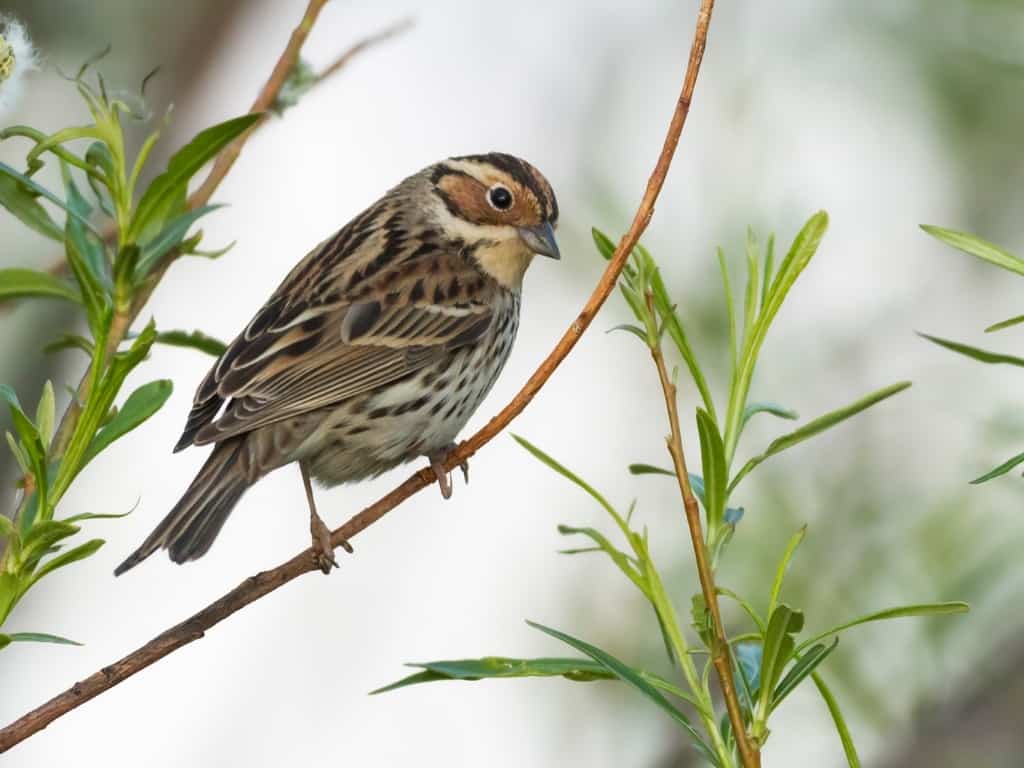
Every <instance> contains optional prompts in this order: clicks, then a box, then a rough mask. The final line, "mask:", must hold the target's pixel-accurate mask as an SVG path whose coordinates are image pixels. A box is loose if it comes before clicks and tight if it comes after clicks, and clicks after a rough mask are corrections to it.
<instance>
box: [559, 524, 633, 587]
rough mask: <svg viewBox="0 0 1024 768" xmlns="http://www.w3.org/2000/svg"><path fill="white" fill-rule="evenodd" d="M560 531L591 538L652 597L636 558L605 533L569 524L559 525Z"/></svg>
mask: <svg viewBox="0 0 1024 768" xmlns="http://www.w3.org/2000/svg"><path fill="white" fill-rule="evenodd" d="M558 532H559V533H560V534H562V535H563V536H572V535H582V536H586V537H587V538H589V539H590V540H591V541H593V542H594V543H595V544H596V545H597V547H598V550H599V551H602V552H604V553H605V554H607V555H608V557H610V558H611V559H612V562H614V563H615V565H617V566H618V567H619V570H620V571H622V572H623V573H624V574H626V576H627V577H628V578H629V580H630V581H632V582H633V583H634V584H635V585H636V587H637V589H639V590H640V591H641V592H643V594H644V595H646V596H647V597H648V598H650V589H649V588H648V586H647V582H646V581H645V580H644V577H643V575H642V574H641V573H640V571H639V570H637V564H636V561H635V560H634V558H631V557H630V556H629V555H627V554H626V553H625V552H623V551H622V550H620V549H617V548H615V547H614V546H613V545H612V543H611V542H610V541H608V538H607V537H606V536H605V535H604V534H603V533H601V532H600V531H598V530H597V529H595V528H573V527H571V526H568V525H559V526H558Z"/></svg>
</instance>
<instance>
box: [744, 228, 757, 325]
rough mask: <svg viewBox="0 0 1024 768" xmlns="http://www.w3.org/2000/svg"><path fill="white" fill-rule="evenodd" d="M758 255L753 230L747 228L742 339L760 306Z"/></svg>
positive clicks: (752, 323)
mask: <svg viewBox="0 0 1024 768" xmlns="http://www.w3.org/2000/svg"><path fill="white" fill-rule="evenodd" d="M759 261H760V253H759V251H758V247H757V239H756V238H755V237H754V230H753V229H751V228H750V227H747V291H746V293H745V294H744V301H743V336H744V338H745V337H746V336H747V335H748V334H749V333H750V329H751V328H753V327H754V320H755V319H756V318H757V310H758V308H759V306H760V302H759V301H758V291H759V289H760V287H761V286H760V280H759V279H758V278H759V275H758V273H757V270H758V262H759Z"/></svg>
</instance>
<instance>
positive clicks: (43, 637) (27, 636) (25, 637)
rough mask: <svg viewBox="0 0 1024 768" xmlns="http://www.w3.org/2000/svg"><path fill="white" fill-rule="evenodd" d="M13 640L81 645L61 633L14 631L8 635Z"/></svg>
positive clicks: (16, 641)
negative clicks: (61, 635) (60, 634)
mask: <svg viewBox="0 0 1024 768" xmlns="http://www.w3.org/2000/svg"><path fill="white" fill-rule="evenodd" d="M7 637H8V638H10V641H11V642H15V643H18V642H22V643H26V642H29V643H56V644H57V645H81V643H78V642H75V641H74V640H68V639H67V638H66V637H60V636H59V635H48V634H46V633H45V632H12V633H11V634H9V635H7Z"/></svg>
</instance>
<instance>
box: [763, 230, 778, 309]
mask: <svg viewBox="0 0 1024 768" xmlns="http://www.w3.org/2000/svg"><path fill="white" fill-rule="evenodd" d="M774 266H775V233H774V232H773V233H772V234H770V235H768V244H767V245H766V246H765V255H764V275H763V276H762V278H761V308H762V309H763V308H764V303H765V302H766V301H767V300H768V292H769V290H770V289H771V284H772V268H773V267H774Z"/></svg>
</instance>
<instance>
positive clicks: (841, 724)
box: [811, 672, 860, 768]
mask: <svg viewBox="0 0 1024 768" xmlns="http://www.w3.org/2000/svg"><path fill="white" fill-rule="evenodd" d="M811 678H812V679H813V680H814V684H815V685H816V686H817V687H818V692H819V693H820V694H821V698H823V699H824V700H825V705H826V706H827V707H828V712H829V714H830V715H832V722H833V723H835V725H836V731H838V733H839V739H840V741H842V742H843V752H844V753H845V754H846V762H847V764H848V765H849V766H850V768H860V758H859V757H858V756H857V748H856V747H855V746H854V745H853V737H851V736H850V729H849V728H847V727H846V720H845V719H843V713H842V712H841V711H840V709H839V703H838V702H837V701H836V697H835V696H833V695H832V691H830V690H829V688H828V686H827V685H825V681H824V680H822V679H821V675H819V674H818V673H817V672H814V673H812V674H811Z"/></svg>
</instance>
